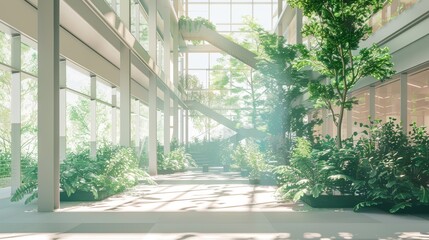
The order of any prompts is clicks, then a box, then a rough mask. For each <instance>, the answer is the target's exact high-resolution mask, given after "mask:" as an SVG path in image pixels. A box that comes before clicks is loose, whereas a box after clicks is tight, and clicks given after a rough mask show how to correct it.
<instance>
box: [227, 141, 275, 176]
mask: <svg viewBox="0 0 429 240" xmlns="http://www.w3.org/2000/svg"><path fill="white" fill-rule="evenodd" d="M231 159H232V160H233V162H234V164H235V165H237V166H238V167H239V168H240V169H248V170H249V179H254V180H259V179H260V178H261V174H262V173H263V172H264V171H266V170H267V169H268V168H269V167H270V166H269V164H268V162H267V161H266V159H267V157H266V154H264V153H263V152H262V151H261V149H260V146H259V145H258V144H257V143H256V142H255V141H254V140H253V139H248V140H246V141H245V142H244V141H242V142H240V143H238V144H237V145H236V147H235V149H234V150H233V152H232V154H231Z"/></svg>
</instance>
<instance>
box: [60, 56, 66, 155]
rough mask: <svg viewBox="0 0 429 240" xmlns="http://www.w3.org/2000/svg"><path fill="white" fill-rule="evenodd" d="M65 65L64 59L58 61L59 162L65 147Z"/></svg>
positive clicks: (64, 153) (64, 152)
mask: <svg viewBox="0 0 429 240" xmlns="http://www.w3.org/2000/svg"><path fill="white" fill-rule="evenodd" d="M66 78H67V65H66V60H65V59H62V60H61V61H60V162H63V161H64V160H65V159H66V157H67V156H66V149H67V125H66V123H67V94H66V88H67V86H66V80H67V79H66Z"/></svg>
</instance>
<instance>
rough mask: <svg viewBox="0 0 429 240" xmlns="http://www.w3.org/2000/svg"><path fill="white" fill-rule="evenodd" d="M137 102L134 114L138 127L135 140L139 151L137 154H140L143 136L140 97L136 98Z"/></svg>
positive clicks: (136, 127)
mask: <svg viewBox="0 0 429 240" xmlns="http://www.w3.org/2000/svg"><path fill="white" fill-rule="evenodd" d="M134 101H135V102H134V103H135V105H137V108H136V109H135V112H134V116H135V119H136V120H135V121H134V124H135V126H134V127H135V129H136V134H135V139H134V142H135V146H134V147H135V150H136V153H137V156H140V149H141V141H140V137H141V134H142V133H141V124H140V114H141V113H140V100H138V99H135V100H134Z"/></svg>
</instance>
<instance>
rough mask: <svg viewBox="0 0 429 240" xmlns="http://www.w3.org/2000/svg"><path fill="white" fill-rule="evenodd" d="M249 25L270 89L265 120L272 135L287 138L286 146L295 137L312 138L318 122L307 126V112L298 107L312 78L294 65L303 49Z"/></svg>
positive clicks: (260, 70)
mask: <svg viewBox="0 0 429 240" xmlns="http://www.w3.org/2000/svg"><path fill="white" fill-rule="evenodd" d="M249 26H250V28H251V29H252V31H253V32H255V33H256V36H257V41H258V46H259V49H258V55H259V62H258V70H259V72H260V73H261V74H262V76H263V78H264V84H265V86H266V88H267V93H266V102H265V107H266V109H267V111H266V112H265V118H266V120H267V122H268V130H269V132H270V133H271V134H273V135H277V136H279V137H280V139H283V140H284V139H285V137H286V145H288V143H290V142H291V140H292V137H293V136H298V137H302V136H312V135H313V132H312V130H313V126H314V124H316V123H317V122H316V121H312V122H310V123H305V122H304V117H305V115H306V113H307V109H305V108H304V107H303V106H302V105H301V104H297V101H298V98H299V97H301V96H302V95H303V91H304V90H305V89H306V87H307V84H308V79H307V77H306V72H304V71H298V70H297V69H295V68H293V66H292V62H293V61H294V60H295V59H296V58H297V57H298V55H299V53H300V52H301V50H302V49H303V46H301V45H289V44H287V42H286V39H285V38H284V37H283V36H278V35H277V34H274V33H269V32H267V31H265V30H264V29H263V28H262V27H260V26H259V25H257V24H255V23H252V22H249ZM310 140H311V139H310Z"/></svg>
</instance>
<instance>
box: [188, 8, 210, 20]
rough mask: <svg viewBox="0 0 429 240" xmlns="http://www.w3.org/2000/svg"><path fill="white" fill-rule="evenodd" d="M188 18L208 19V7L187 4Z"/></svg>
mask: <svg viewBox="0 0 429 240" xmlns="http://www.w3.org/2000/svg"><path fill="white" fill-rule="evenodd" d="M188 16H189V17H190V18H197V17H202V18H205V19H208V18H209V5H208V4H188Z"/></svg>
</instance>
